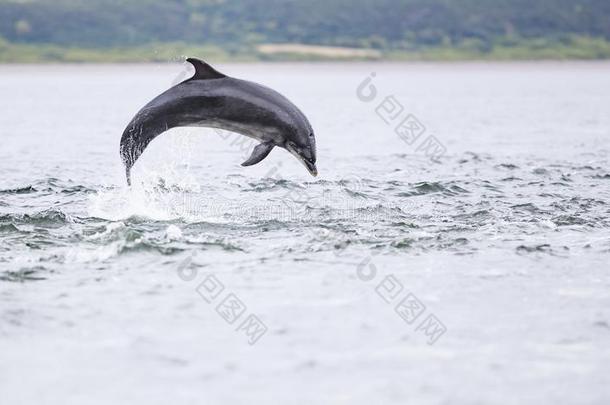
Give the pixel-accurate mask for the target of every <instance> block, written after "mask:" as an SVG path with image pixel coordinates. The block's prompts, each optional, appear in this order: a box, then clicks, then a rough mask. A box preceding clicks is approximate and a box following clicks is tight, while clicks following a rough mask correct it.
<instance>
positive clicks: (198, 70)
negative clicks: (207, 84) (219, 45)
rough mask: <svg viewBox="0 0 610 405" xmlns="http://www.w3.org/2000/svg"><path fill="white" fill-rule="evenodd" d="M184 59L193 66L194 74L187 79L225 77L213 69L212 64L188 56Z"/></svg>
mask: <svg viewBox="0 0 610 405" xmlns="http://www.w3.org/2000/svg"><path fill="white" fill-rule="evenodd" d="M186 61H187V62H189V63H190V64H192V65H193V66H194V67H195V75H194V76H193V77H191V78H190V79H189V80H209V79H222V78H223V77H227V76H226V75H223V74H222V73H220V72H219V71H217V70H216V69H214V68H213V67H212V66H210V65H208V64H207V63H205V62H204V61H202V60H199V59H197V58H188V59H187V60H186Z"/></svg>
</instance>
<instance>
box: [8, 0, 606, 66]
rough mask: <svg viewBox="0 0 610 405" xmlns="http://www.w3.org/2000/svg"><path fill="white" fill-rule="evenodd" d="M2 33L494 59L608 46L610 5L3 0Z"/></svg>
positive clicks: (37, 38) (480, 0)
mask: <svg viewBox="0 0 610 405" xmlns="http://www.w3.org/2000/svg"><path fill="white" fill-rule="evenodd" d="M0 37H1V38H3V39H4V43H5V47H6V46H7V45H6V44H16V45H36V44H38V45H44V46H58V47H80V48H84V49H88V48H108V47H134V46H146V45H147V44H152V43H171V42H180V43H184V44H196V45H200V46H204V45H213V46H216V47H220V48H222V49H223V50H225V51H227V52H229V53H239V52H244V51H247V50H248V49H251V48H252V47H253V46H255V45H257V44H262V43H300V44H311V45H327V46H342V47H362V48H370V49H379V50H383V51H384V52H387V53H390V54H391V53H392V52H394V53H400V52H402V51H408V52H417V51H420V50H422V49H431V48H438V49H451V48H458V49H470V50H472V51H473V52H478V53H485V52H491V51H492V50H493V49H494V47H498V46H501V47H511V46H515V47H516V46H519V44H523V43H528V44H530V45H531V46H533V47H536V46H539V47H544V46H564V47H570V46H574V44H575V43H576V45H578V44H580V45H579V46H584V42H583V41H582V38H589V39H591V40H593V41H598V42H597V45H596V46H597V47H598V48H600V46H599V44H600V43H606V42H607V41H610V1H609V0H307V1H301V0H174V1H164V0H140V1H137V2H133V1H127V0H97V1H90V0H0ZM579 39H580V42H578V41H579ZM536 41H538V45H535V44H536ZM540 41H543V42H542V43H540ZM599 41H602V42H599ZM532 44H534V45H532ZM530 45H528V46H530ZM589 45H590V44H589ZM1 46H2V45H1V44H0V47H1ZM601 48H604V46H601ZM601 48H600V49H601ZM604 49H605V48H604ZM600 52H601V53H602V54H603V53H604V52H605V51H603V52H602V51H600ZM602 56H603V55H602Z"/></svg>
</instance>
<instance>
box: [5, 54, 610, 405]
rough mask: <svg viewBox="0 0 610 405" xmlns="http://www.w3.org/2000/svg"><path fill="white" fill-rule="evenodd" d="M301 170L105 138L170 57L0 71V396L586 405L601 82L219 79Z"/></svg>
mask: <svg viewBox="0 0 610 405" xmlns="http://www.w3.org/2000/svg"><path fill="white" fill-rule="evenodd" d="M217 68H218V69H219V70H220V71H222V72H224V73H226V74H228V75H231V76H235V77H240V78H245V79H249V80H253V81H256V82H259V83H262V84H265V85H268V86H270V87H272V88H274V89H276V90H278V91H280V92H281V93H283V94H285V95H286V96H287V97H288V98H290V99H291V100H293V101H294V102H295V104H297V105H298V106H299V107H300V108H301V109H302V110H303V111H304V112H305V113H306V115H307V116H308V117H309V118H310V121H311V123H312V125H313V127H314V129H315V132H316V139H317V145H318V169H319V172H320V175H319V176H318V177H316V178H313V177H311V176H310V175H309V174H308V173H307V171H306V170H305V169H304V168H303V166H301V164H300V163H299V162H297V161H296V160H295V159H294V158H293V157H292V156H291V155H290V154H288V153H287V152H286V151H284V150H281V149H277V148H276V149H275V150H274V151H272V153H271V155H270V156H269V157H268V158H267V159H265V160H264V161H263V162H261V163H260V164H258V165H256V166H253V167H249V168H244V167H241V166H240V163H241V162H242V161H244V160H246V158H247V156H248V155H249V152H250V150H251V149H252V147H254V145H255V144H254V143H252V141H250V140H249V139H248V138H243V137H241V136H238V135H235V134H231V133H227V132H217V131H214V130H208V129H192V128H180V129H174V130H171V131H169V132H168V133H166V134H164V135H162V136H161V137H159V138H157V139H156V140H155V141H154V142H153V143H152V144H151V146H150V147H149V148H148V149H147V151H146V153H145V154H144V155H143V157H142V159H141V160H140V161H139V162H138V163H137V165H136V168H135V171H134V174H133V179H134V186H133V188H132V189H129V188H127V186H126V182H125V178H124V172H123V168H122V166H121V162H120V158H119V139H120V136H121V134H122V132H123V129H124V128H125V126H126V125H127V123H128V122H129V121H130V119H131V118H132V116H133V115H134V114H135V113H136V112H137V111H138V110H139V109H140V108H141V107H142V106H143V105H144V104H145V103H147V102H148V101H149V100H150V99H152V98H153V97H154V96H156V95H157V94H158V93H160V92H161V91H163V90H165V89H167V88H168V87H170V86H171V85H172V83H176V82H178V81H180V80H183V79H185V78H186V77H188V75H189V71H188V68H187V67H186V66H185V65H181V64H170V63H168V64H158V65H123V66H112V65H110V66H96V65H72V66H53V65H49V66H0V94H1V96H0V111H1V113H0V133H1V135H0V139H1V141H2V147H1V148H0V403H2V404H11V405H13V404H42V403H53V404H83V403H87V404H108V403H130V404H167V403H174V404H190V403H192V404H194V403H198V404H202V403H209V404H212V403H225V404H234V403H235V404H241V403H243V404H253V403H282V404H309V403H325V404H377V403H379V404H406V403H411V404H541V403H555V404H607V403H610V266H609V264H608V263H609V259H610V108H609V107H610V74H608V72H610V64H609V63H507V64H502V63H490V64H486V63H464V64H427V63H419V64H369V63H354V64H253V65H247V64H245V65H242V64H220V65H218V66H217Z"/></svg>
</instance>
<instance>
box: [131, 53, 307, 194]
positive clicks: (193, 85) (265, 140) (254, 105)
mask: <svg viewBox="0 0 610 405" xmlns="http://www.w3.org/2000/svg"><path fill="white" fill-rule="evenodd" d="M187 62H189V63H191V64H192V65H193V66H194V67H195V74H194V75H193V77H191V78H190V79H187V80H185V81H183V82H181V83H179V84H177V85H175V86H174V87H172V88H170V89H169V90H167V91H165V92H164V93H162V94H160V95H159V96H157V97H156V98H155V99H153V100H152V101H151V102H150V103H148V104H146V105H145V106H144V107H143V108H142V109H141V110H140V111H139V112H138V113H137V114H136V116H135V117H134V118H133V119H132V120H131V122H130V123H129V125H127V128H125V131H124V132H123V136H122V137H121V146H120V153H121V159H122V161H123V164H124V165H125V174H126V176H127V184H129V185H131V169H132V167H133V165H134V164H135V163H136V161H137V160H138V158H139V157H140V156H141V155H142V153H143V152H144V150H145V149H146V147H147V146H148V144H149V143H150V142H151V141H152V140H153V139H155V138H156V137H157V136H159V135H161V134H162V133H164V132H165V131H167V130H169V129H170V128H175V127H208V128H219V129H225V130H228V131H232V132H236V133H238V134H241V135H244V136H247V137H250V138H254V139H256V140H258V141H259V142H260V143H259V144H258V145H257V146H256V147H255V148H254V150H253V151H252V154H251V156H250V157H249V158H248V159H247V160H246V161H245V162H243V163H242V166H251V165H255V164H257V163H259V162H260V161H262V160H263V159H265V158H266V157H267V155H269V153H270V152H271V150H272V149H273V148H274V147H276V146H278V147H280V148H284V149H286V150H287V151H288V152H290V153H291V154H292V155H294V156H295V157H296V158H297V159H298V160H299V161H300V162H301V163H302V164H303V165H304V166H305V168H307V170H308V171H309V173H311V175H312V176H317V174H318V169H317V168H316V139H315V136H314V132H313V129H312V127H311V124H310V123H309V121H308V120H307V117H305V114H303V113H302V112H301V110H299V109H298V108H297V107H296V106H295V105H294V104H293V103H292V102H290V101H289V100H288V99H287V98H286V97H284V96H283V95H281V94H280V93H278V92H276V91H275V90H272V89H270V88H268V87H265V86H262V85H260V84H257V83H253V82H249V81H246V80H240V79H235V78H233V77H229V76H226V75H224V74H222V73H220V72H218V71H217V70H215V69H214V68H213V67H211V66H210V65H208V64H207V63H205V62H204V61H202V60H199V59H195V58H188V59H187Z"/></svg>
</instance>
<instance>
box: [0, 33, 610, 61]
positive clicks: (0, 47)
mask: <svg viewBox="0 0 610 405" xmlns="http://www.w3.org/2000/svg"><path fill="white" fill-rule="evenodd" d="M187 55H189V56H190V55H199V56H202V57H206V58H209V59H213V60H215V61H217V62H297V61H298V62H307V61H328V62H332V61H342V62H350V61H405V62H406V61H422V62H462V61H464V62H465V61H545V60H551V61H562V60H564V61H565V60H609V59H610V41H607V40H604V39H601V38H591V37H573V38H571V39H570V41H567V42H552V41H548V40H545V39H529V40H519V41H513V42H500V43H497V44H493V45H489V44H486V45H484V44H481V43H478V42H464V43H461V44H460V45H458V46H434V47H419V48H413V49H410V50H397V49H366V48H348V47H336V46H325V45H306V44H259V45H252V46H239V47H235V48H233V49H230V50H227V49H223V48H221V47H219V46H215V45H193V44H186V43H155V44H148V45H140V46H130V47H111V48H80V47H69V46H59V45H53V44H14V43H8V42H6V41H2V42H0V63H3V64H13V63H14V64H28V63H32V64H34V63H146V62H180V61H182V60H184V57H185V56H187Z"/></svg>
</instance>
